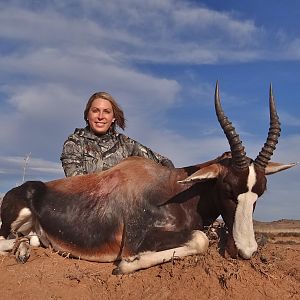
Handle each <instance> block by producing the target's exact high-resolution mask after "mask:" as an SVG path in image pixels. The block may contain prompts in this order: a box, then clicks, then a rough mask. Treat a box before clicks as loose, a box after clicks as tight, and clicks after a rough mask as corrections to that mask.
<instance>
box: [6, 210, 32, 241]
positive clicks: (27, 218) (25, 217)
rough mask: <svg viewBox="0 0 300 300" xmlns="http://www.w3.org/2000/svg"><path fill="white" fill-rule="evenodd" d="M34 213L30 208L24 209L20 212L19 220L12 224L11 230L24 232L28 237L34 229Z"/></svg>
mask: <svg viewBox="0 0 300 300" xmlns="http://www.w3.org/2000/svg"><path fill="white" fill-rule="evenodd" d="M31 216H32V213H31V211H30V209H29V208H27V207H25V208H22V209H21V210H20V212H19V215H18V217H17V219H16V220H15V221H14V222H12V224H11V229H12V230H13V231H18V232H22V233H23V234H24V235H27V234H28V233H29V232H30V231H31V228H32V218H31Z"/></svg>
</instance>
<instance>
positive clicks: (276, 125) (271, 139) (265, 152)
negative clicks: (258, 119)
mask: <svg viewBox="0 0 300 300" xmlns="http://www.w3.org/2000/svg"><path fill="white" fill-rule="evenodd" d="M269 106H270V128H269V133H268V137H267V141H266V143H265V144H264V146H263V148H262V149H261V151H260V152H259V154H258V156H257V157H256V159H255V161H254V163H255V164H256V165H257V166H258V167H260V168H263V169H265V168H266V166H267V164H268V161H269V160H270V159H271V156H272V154H273V151H274V150H275V149H276V144H277V143H278V138H279V136H280V131H281V129H280V122H279V117H278V115H277V111H276V106H275V99H274V96H273V91H272V84H270V97H269Z"/></svg>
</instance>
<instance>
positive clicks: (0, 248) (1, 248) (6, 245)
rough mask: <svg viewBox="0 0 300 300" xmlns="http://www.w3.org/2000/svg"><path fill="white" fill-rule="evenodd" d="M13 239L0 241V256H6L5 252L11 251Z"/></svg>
mask: <svg viewBox="0 0 300 300" xmlns="http://www.w3.org/2000/svg"><path fill="white" fill-rule="evenodd" d="M15 241H16V240H15V239H10V240H0V255H6V254H7V251H11V250H12V249H13V247H14V244H15Z"/></svg>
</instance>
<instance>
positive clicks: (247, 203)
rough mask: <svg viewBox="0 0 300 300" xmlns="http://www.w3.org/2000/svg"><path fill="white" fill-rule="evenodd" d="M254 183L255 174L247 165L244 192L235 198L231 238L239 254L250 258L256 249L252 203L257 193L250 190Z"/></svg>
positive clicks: (251, 166)
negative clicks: (247, 172)
mask: <svg viewBox="0 0 300 300" xmlns="http://www.w3.org/2000/svg"><path fill="white" fill-rule="evenodd" d="M255 183H256V174H255V170H254V166H253V164H251V165H250V166H249V176H248V182H247V187H248V191H247V192H246V193H243V194H240V195H239V196H238V198H237V200H238V205H237V208H236V212H235V219H234V224H233V232H232V233H233V238H234V241H235V244H236V247H237V248H238V251H239V254H240V255H241V256H242V257H243V258H245V259H249V258H251V256H252V254H253V253H254V252H255V251H256V250H257V243H256V240H255V236H254V229H253V205H254V203H255V201H256V200H257V198H258V196H257V194H255V193H253V192H252V188H253V186H254V185H255Z"/></svg>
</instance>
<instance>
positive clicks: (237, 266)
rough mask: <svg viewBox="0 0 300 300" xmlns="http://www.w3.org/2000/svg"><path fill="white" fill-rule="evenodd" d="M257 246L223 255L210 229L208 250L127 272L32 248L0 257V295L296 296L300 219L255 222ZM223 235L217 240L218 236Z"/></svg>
mask: <svg viewBox="0 0 300 300" xmlns="http://www.w3.org/2000/svg"><path fill="white" fill-rule="evenodd" d="M255 229H256V237H257V240H258V242H259V251H258V252H257V254H256V255H255V256H254V257H253V258H252V259H251V260H248V261H244V260H233V259H228V258H224V257H223V256H222V255H221V254H220V252H221V253H222V250H223V246H222V239H223V237H224V234H225V233H224V229H222V228H220V225H217V226H216V228H215V230H213V231H209V236H210V239H211V242H210V247H209V250H208V251H207V253H205V255H202V256H200V255H199V256H192V257H187V258H184V259H180V260H178V259H175V260H174V261H173V262H170V263H166V264H164V265H160V266H156V267H152V268H150V269H147V270H142V271H139V272H136V273H133V274H130V275H122V276H114V275H111V273H112V270H113V268H114V265H113V264H110V263H92V262H86V261H82V260H75V259H69V258H64V257H62V256H59V255H58V254H56V253H54V252H51V251H50V250H49V249H43V248H35V249H33V250H32V252H31V256H30V258H29V260H28V262H27V263H25V264H18V263H17V262H16V260H15V258H14V257H11V256H8V257H0V299H3V300H4V299H126V300H127V299H131V300H135V299H153V300H156V299H243V300H246V299H300V221H288V220H281V221H277V222H272V223H261V222H256V223H255ZM220 237H221V239H220Z"/></svg>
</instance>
